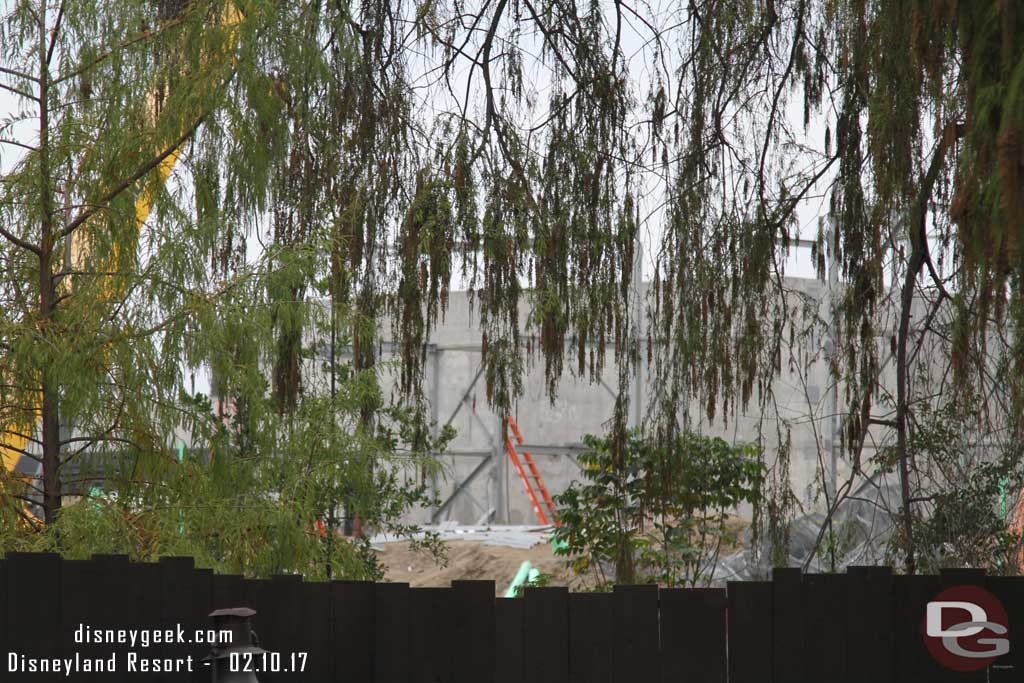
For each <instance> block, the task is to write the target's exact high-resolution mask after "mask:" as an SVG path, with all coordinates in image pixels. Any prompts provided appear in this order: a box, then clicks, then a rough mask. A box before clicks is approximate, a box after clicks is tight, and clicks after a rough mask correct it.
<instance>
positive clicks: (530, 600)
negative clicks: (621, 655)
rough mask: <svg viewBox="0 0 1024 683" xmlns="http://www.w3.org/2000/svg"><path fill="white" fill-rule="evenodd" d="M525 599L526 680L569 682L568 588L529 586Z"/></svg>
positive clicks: (548, 682) (538, 682) (545, 682)
mask: <svg viewBox="0 0 1024 683" xmlns="http://www.w3.org/2000/svg"><path fill="white" fill-rule="evenodd" d="M523 599H524V600H525V601H526V604H525V606H524V612H523V645H524V650H523V659H524V662H523V664H524V665H523V670H524V676H525V680H528V681H531V683H568V680H569V592H568V590H567V589H565V588H562V587H553V586H545V587H542V588H527V589H526V595H525V597H524V598H523ZM638 683H639V682H638Z"/></svg>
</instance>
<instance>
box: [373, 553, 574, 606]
mask: <svg viewBox="0 0 1024 683" xmlns="http://www.w3.org/2000/svg"><path fill="white" fill-rule="evenodd" d="M447 546H448V564H447V566H439V565H438V564H436V563H435V561H434V559H433V558H432V557H430V555H429V554H428V553H423V552H414V551H412V550H410V549H409V543H408V541H392V542H388V543H380V544H377V547H379V548H382V550H378V551H377V557H378V558H380V561H381V563H382V564H384V566H385V567H387V572H386V574H385V579H384V580H385V581H393V582H400V583H408V584H409V585H410V586H413V587H416V588H419V587H425V586H440V587H447V586H450V585H451V582H452V581H455V580H467V579H476V580H487V581H494V590H495V594H497V595H504V594H505V591H506V590H508V586H509V584H510V583H512V579H513V578H514V577H515V575H516V572H517V571H519V566H520V565H521V564H522V563H523V562H524V561H529V562H530V564H532V565H533V566H534V567H536V568H537V569H539V570H540V571H541V572H543V573H544V574H548V575H549V576H550V577H551V578H550V581H549V584H548V585H553V586H572V585H575V584H573V583H572V581H573V575H572V571H571V570H570V569H568V568H566V566H565V560H564V559H562V558H560V557H555V554H554V551H553V550H552V548H551V544H550V543H538V544H537V545H535V546H533V547H532V548H510V547H506V546H500V545H488V544H487V543H484V542H482V541H465V540H454V541H448V542H447Z"/></svg>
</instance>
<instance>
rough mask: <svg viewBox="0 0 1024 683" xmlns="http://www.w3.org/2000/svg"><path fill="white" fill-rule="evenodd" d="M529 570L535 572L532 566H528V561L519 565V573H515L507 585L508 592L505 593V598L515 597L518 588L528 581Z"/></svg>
mask: <svg viewBox="0 0 1024 683" xmlns="http://www.w3.org/2000/svg"><path fill="white" fill-rule="evenodd" d="M531 570H532V571H537V570H536V569H534V568H533V565H532V564H530V561H529V560H524V561H523V563H522V564H521V565H519V571H517V572H516V576H515V578H514V579H512V583H511V585H509V587H508V590H507V591H505V597H506V598H514V597H516V591H517V589H518V588H519V586H521V585H523V584H524V583H525V582H526V581H528V580H529V577H530V571H531Z"/></svg>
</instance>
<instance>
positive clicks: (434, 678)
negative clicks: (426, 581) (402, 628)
mask: <svg viewBox="0 0 1024 683" xmlns="http://www.w3.org/2000/svg"><path fill="white" fill-rule="evenodd" d="M450 593H451V589H450V588H412V589H410V590H409V606H410V609H409V627H410V628H409V658H410V661H411V662H412V667H411V674H412V675H411V676H410V678H409V681H410V683H421V682H422V683H450V681H451V680H452V656H453V651H454V650H455V649H460V648H461V643H457V642H455V641H454V639H453V637H452V636H453V630H454V624H453V615H452V608H451V606H450V605H449V604H448V602H449V600H448V598H449V594H450Z"/></svg>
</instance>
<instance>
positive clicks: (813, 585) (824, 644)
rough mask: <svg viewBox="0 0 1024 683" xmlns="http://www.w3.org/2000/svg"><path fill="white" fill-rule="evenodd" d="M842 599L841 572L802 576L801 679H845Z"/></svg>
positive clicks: (829, 682) (841, 682) (842, 682)
mask: <svg viewBox="0 0 1024 683" xmlns="http://www.w3.org/2000/svg"><path fill="white" fill-rule="evenodd" d="M846 601H847V576H846V575H845V574H807V575H805V576H804V577H803V605H804V643H803V649H804V652H805V655H804V661H805V664H806V668H805V670H804V680H805V681H814V682H815V683H819V682H820V683H846V643H847V637H848V634H847V628H846V619H845V618H843V617H844V616H845V615H846V613H847V603H846ZM775 609H778V605H776V606H775ZM837 616H838V617H839V618H837ZM776 639H778V634H776ZM858 656H859V655H858ZM776 680H779V679H776Z"/></svg>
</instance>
